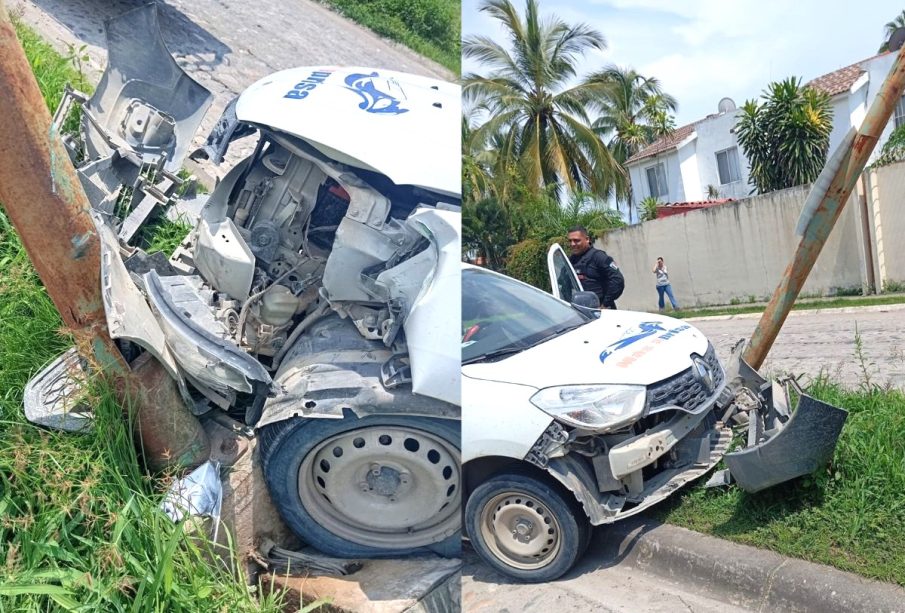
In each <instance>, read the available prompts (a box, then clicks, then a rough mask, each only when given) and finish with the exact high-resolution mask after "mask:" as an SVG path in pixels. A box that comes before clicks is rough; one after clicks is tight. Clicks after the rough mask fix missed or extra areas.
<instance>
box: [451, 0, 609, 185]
mask: <svg viewBox="0 0 905 613" xmlns="http://www.w3.org/2000/svg"><path fill="white" fill-rule="evenodd" d="M480 10H481V11H484V12H486V13H488V14H489V15H490V16H491V17H493V18H494V19H495V20H497V21H498V22H500V24H502V26H503V28H504V29H505V31H506V35H507V38H508V43H509V45H508V49H507V48H506V47H504V46H503V45H501V44H500V43H498V42H497V41H496V40H494V39H492V38H490V37H488V36H476V35H472V36H468V37H466V38H465V40H464V41H463V43H462V55H463V56H464V57H467V58H471V59H475V60H478V61H479V62H481V63H482V64H483V65H485V66H486V67H487V68H488V74H486V75H480V74H475V73H472V74H467V75H465V77H464V78H463V96H464V99H465V102H466V103H476V104H480V105H481V107H482V108H483V109H485V112H486V116H487V121H486V122H485V123H484V124H483V125H482V126H481V127H479V128H477V130H476V131H477V132H479V133H480V132H483V133H486V134H499V135H500V136H501V137H502V142H501V143H500V149H499V155H500V156H502V158H503V163H508V162H513V163H516V164H517V165H518V166H519V168H520V169H521V171H522V173H523V174H524V176H525V178H526V180H527V183H528V184H529V185H535V186H537V187H539V188H541V187H545V186H548V185H555V186H556V189H557V190H558V189H559V187H560V186H565V187H567V188H568V189H569V191H572V192H576V191H582V190H586V191H591V192H593V193H595V194H596V195H598V196H600V197H605V196H606V195H608V194H610V193H611V192H612V190H613V189H614V187H615V183H616V182H617V177H619V175H620V173H621V169H620V168H619V166H618V164H616V162H615V160H614V159H613V157H612V155H611V154H610V152H609V151H608V150H607V148H606V146H605V145H604V144H603V143H602V142H601V141H600V139H599V138H598V137H597V135H596V134H595V133H594V131H593V130H591V128H590V127H589V125H590V120H589V118H588V115H587V111H586V104H587V103H588V101H589V100H590V99H591V98H592V97H593V94H594V89H595V86H593V85H591V84H588V83H586V82H580V83H578V84H577V85H570V82H571V81H573V80H574V78H575V77H576V74H577V73H576V64H577V62H578V60H579V59H580V58H581V57H582V56H583V55H584V54H585V53H586V52H587V51H590V50H601V49H605V48H606V41H605V40H604V37H603V35H602V34H601V33H599V32H597V31H596V30H594V29H593V28H591V27H589V26H587V25H585V24H576V25H570V24H568V23H566V22H564V21H563V20H561V19H559V18H558V17H550V18H549V19H543V20H542V19H541V17H540V15H539V10H538V3H537V0H526V2H525V14H524V17H522V16H521V15H520V14H519V13H518V11H517V10H516V8H515V7H514V6H513V4H512V3H511V2H510V1H509V0H484V2H483V3H482V4H481V7H480ZM479 138H480V137H479Z"/></svg>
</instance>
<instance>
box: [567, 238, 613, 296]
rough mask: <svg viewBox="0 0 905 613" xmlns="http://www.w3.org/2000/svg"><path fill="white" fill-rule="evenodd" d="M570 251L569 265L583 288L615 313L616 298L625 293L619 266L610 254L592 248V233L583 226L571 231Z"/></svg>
mask: <svg viewBox="0 0 905 613" xmlns="http://www.w3.org/2000/svg"><path fill="white" fill-rule="evenodd" d="M569 247H570V248H571V250H572V255H570V256H569V261H570V262H571V263H572V268H574V269H575V272H576V273H577V274H578V280H579V281H581V286H582V287H583V288H584V289H585V291H588V292H594V293H595V294H597V297H598V298H600V304H601V306H603V308H605V309H615V308H616V298H618V297H619V296H621V295H622V290H624V289H625V279H623V277H622V272H621V271H620V270H619V267H618V266H616V262H614V261H613V258H611V257H610V256H609V255H607V253H606V251H601V250H600V249H596V248H594V247H592V246H591V239H590V237H589V236H588V230H587V228H585V227H583V226H575V227H573V228H569Z"/></svg>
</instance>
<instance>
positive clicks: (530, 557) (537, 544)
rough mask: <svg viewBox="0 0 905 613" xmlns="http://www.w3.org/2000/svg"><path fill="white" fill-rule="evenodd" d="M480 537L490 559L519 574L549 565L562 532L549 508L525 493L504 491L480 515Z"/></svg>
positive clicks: (555, 553)
mask: <svg viewBox="0 0 905 613" xmlns="http://www.w3.org/2000/svg"><path fill="white" fill-rule="evenodd" d="M480 528H481V536H482V537H483V540H484V543H485V544H486V545H487V547H488V548H489V549H490V551H491V552H492V553H493V555H494V556H496V557H497V558H498V559H500V560H502V561H503V562H505V563H506V564H507V565H509V566H512V567H513V568H518V569H520V570H537V569H540V568H544V567H545V566H547V565H549V564H551V563H552V562H553V560H554V559H555V558H556V556H557V555H559V551H560V549H561V548H562V528H561V527H560V524H559V521H558V520H557V519H556V517H555V516H554V515H553V513H551V512H550V509H549V507H548V506H547V505H546V504H545V503H543V502H541V501H540V500H539V499H538V498H537V497H535V496H532V495H530V494H526V493H525V492H518V491H507V492H503V493H501V494H497V495H496V496H494V497H493V498H492V499H490V500H489V501H488V502H487V504H485V505H484V508H483V509H482V511H481V527H480Z"/></svg>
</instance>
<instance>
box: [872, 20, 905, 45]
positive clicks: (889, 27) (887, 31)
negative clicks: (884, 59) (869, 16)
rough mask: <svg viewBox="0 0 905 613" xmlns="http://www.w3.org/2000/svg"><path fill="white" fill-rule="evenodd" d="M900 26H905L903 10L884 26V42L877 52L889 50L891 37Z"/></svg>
mask: <svg viewBox="0 0 905 613" xmlns="http://www.w3.org/2000/svg"><path fill="white" fill-rule="evenodd" d="M899 28H905V11H902V13H901V14H900V15H898V16H897V17H896V18H895V19H893V20H892V21H890V22H888V23H887V24H886V25H885V26H883V30H884V32H883V44H882V45H880V48H879V49H878V50H877V53H883V52H884V51H889V38H890V37H891V36H892V35H893V33H894V32H895V31H896V30H898V29H899Z"/></svg>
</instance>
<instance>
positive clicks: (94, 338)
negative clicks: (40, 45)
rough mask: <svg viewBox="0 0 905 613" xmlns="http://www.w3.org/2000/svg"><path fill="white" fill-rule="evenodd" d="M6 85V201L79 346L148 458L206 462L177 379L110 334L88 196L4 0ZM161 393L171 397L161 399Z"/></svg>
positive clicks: (0, 157) (1, 26) (0, 121)
mask: <svg viewBox="0 0 905 613" xmlns="http://www.w3.org/2000/svg"><path fill="white" fill-rule="evenodd" d="M0 92H2V98H0V202H2V203H3V207H4V209H5V210H6V213H7V215H8V216H9V218H10V221H12V224H13V226H14V227H15V228H16V231H17V233H18V234H19V237H20V238H21V240H22V244H23V246H24V247H25V251H26V252H27V253H28V256H29V258H30V259H31V261H32V263H33V264H34V267H35V270H36V271H37V273H38V276H39V277H40V278H41V281H42V282H43V283H44V287H45V288H46V289H47V294H48V295H49V296H50V299H51V300H52V301H53V303H54V305H55V306H56V308H57V310H58V311H59V312H60V316H61V317H62V319H63V323H64V324H65V325H66V327H67V328H69V330H71V331H72V333H73V335H74V336H75V337H76V339H77V341H78V344H79V349H80V351H83V352H86V353H87V352H88V351H90V353H91V354H92V355H90V356H86V357H88V358H89V359H90V358H93V362H94V363H96V364H97V365H98V366H100V367H101V368H102V369H103V372H104V373H105V374H106V375H107V376H112V383H113V387H114V389H115V390H116V393H117V395H118V397H119V400H120V402H121V403H122V404H123V405H124V406H126V405H128V404H129V403H130V401H131V400H132V399H133V398H134V399H135V400H136V411H137V415H136V420H135V423H136V424H137V426H136V427H137V428H138V432H139V433H140V436H141V439H142V443H143V447H144V450H145V455H146V459H147V460H148V463H149V465H151V466H155V467H160V466H163V465H166V464H180V465H188V466H191V465H196V464H200V463H201V462H203V461H205V460H206V459H207V455H208V453H209V450H210V448H209V444H208V441H207V435H206V434H205V433H204V430H202V429H201V425H200V424H199V423H198V420H197V418H195V417H194V416H193V415H192V414H191V413H190V412H189V411H188V409H187V408H186V407H185V405H184V403H183V402H182V401H181V399H180V398H179V396H178V394H173V393H166V394H164V392H162V391H161V390H163V389H164V388H165V387H166V384H167V383H169V384H171V386H173V387H174V386H175V383H173V382H172V381H161V379H162V377H161V376H157V375H159V373H156V370H155V369H154V368H152V367H148V366H144V367H143V368H142V369H140V370H139V371H137V372H133V371H132V369H131V368H130V367H129V365H128V364H127V363H126V361H125V359H124V358H123V355H122V353H120V351H119V348H118V347H117V346H116V344H115V342H114V341H113V339H112V338H110V335H109V333H108V330H107V322H106V316H105V311H104V303H103V298H102V296H101V284H100V270H101V260H100V239H99V238H98V235H97V230H96V228H95V226H94V222H93V221H92V219H91V216H90V213H89V211H90V203H89V202H88V197H87V196H86V195H85V192H84V190H83V189H82V184H81V182H80V181H79V178H78V175H77V174H76V171H75V168H73V166H72V164H71V163H70V161H69V155H68V153H67V152H66V148H65V147H64V145H63V142H62V140H61V139H60V135H59V134H56V133H54V132H53V130H52V122H51V117H50V112H49V111H48V109H47V106H46V105H45V103H44V98H43V97H42V95H41V92H40V90H39V89H38V84H37V82H36V81H35V78H34V75H32V72H31V67H30V66H29V65H28V60H27V59H26V57H25V52H24V51H23V50H22V47H21V45H20V44H19V41H18V39H17V37H16V31H15V28H14V27H13V24H12V23H11V22H10V19H9V14H8V13H7V11H6V7H5V6H4V3H3V0H0ZM88 346H90V350H89V349H88ZM148 357H150V356H148ZM157 370H160V369H157ZM155 373H156V374H155ZM162 394H163V395H162ZM161 398H165V399H166V400H167V401H168V402H166V403H165V404H164V405H161Z"/></svg>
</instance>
